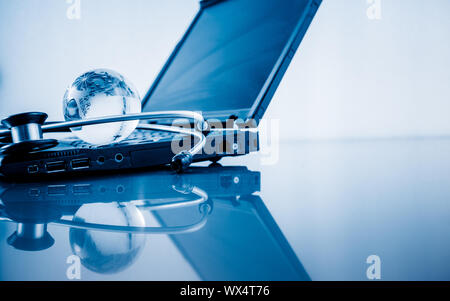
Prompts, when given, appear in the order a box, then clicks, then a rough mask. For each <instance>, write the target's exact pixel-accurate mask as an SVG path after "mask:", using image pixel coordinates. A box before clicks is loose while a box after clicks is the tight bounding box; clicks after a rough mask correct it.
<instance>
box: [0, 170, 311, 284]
mask: <svg viewBox="0 0 450 301" xmlns="http://www.w3.org/2000/svg"><path fill="white" fill-rule="evenodd" d="M0 184H1V182H0ZM260 185H261V179H260V174H259V172H254V171H249V170H248V169H247V168H246V167H241V166H233V167H209V168H208V167H193V168H192V169H191V170H190V171H189V172H187V173H185V174H182V175H174V174H173V173H168V172H164V171H162V172H152V173H130V174H123V175H117V176H101V177H88V178H85V179H81V178H77V179H73V180H69V179H67V180H52V181H46V182H42V181H40V182H36V183H18V184H13V185H10V186H9V187H8V186H5V187H4V189H3V190H4V191H3V193H2V194H1V195H0V197H1V200H2V203H3V206H0V218H5V217H6V218H10V219H12V220H14V221H15V222H16V223H18V225H20V224H22V225H23V224H26V225H27V227H19V226H18V227H17V229H16V232H14V234H13V235H12V236H11V237H12V238H14V240H11V239H9V242H10V244H11V245H12V246H14V247H15V248H18V249H22V250H28V251H42V250H44V249H46V248H50V247H51V248H53V249H54V250H53V251H52V252H53V254H59V253H60V252H63V253H64V254H66V249H65V248H64V245H65V243H63V242H59V243H58V244H55V245H53V246H52V244H53V239H52V238H51V237H50V233H51V234H56V235H57V236H56V237H55V239H56V240H63V241H64V240H66V239H68V235H67V234H66V232H61V231H54V229H48V230H49V232H50V233H47V232H46V231H45V233H43V235H42V236H41V237H37V236H36V233H37V232H36V231H35V232H33V235H29V236H26V235H25V236H24V235H22V236H19V235H18V234H20V233H22V234H23V232H24V231H25V230H27V229H28V230H29V229H34V228H32V227H31V224H33V223H34V224H37V226H40V225H42V224H43V223H44V224H45V223H52V222H57V221H58V220H59V219H60V218H61V216H62V215H74V214H76V212H77V211H78V210H79V209H80V208H81V207H82V206H84V205H89V204H90V203H96V204H99V202H108V203H109V202H120V203H121V204H126V203H127V202H131V201H135V200H141V201H142V202H143V203H145V204H147V205H148V207H150V208H151V207H154V208H157V209H156V210H153V211H151V212H152V213H153V216H155V217H156V219H157V221H158V222H159V223H160V225H161V226H162V227H163V228H170V227H174V226H180V225H190V224H192V223H193V222H195V221H197V220H198V218H199V216H200V215H201V213H200V210H199V209H200V204H198V203H191V202H190V201H189V198H190V196H189V194H186V193H187V192H188V191H189V190H190V189H192V188H193V187H197V188H198V189H201V190H202V191H204V192H205V193H206V194H207V195H208V204H210V206H211V210H210V212H209V214H208V217H207V221H206V224H204V225H203V226H202V227H201V228H199V229H198V230H196V231H193V232H192V231H189V232H188V233H184V234H178V235H171V236H170V237H171V239H172V241H173V242H174V243H175V245H176V247H177V249H178V250H179V251H180V252H181V253H182V255H183V256H184V257H185V259H186V260H187V261H188V263H189V264H190V265H191V266H192V267H193V268H194V270H195V271H196V273H197V274H198V276H199V277H200V278H201V279H203V280H309V276H308V274H307V273H306V271H305V270H304V268H303V266H302V264H301V263H300V261H299V260H298V258H297V256H296V255H295V253H294V252H293V250H292V248H291V247H290V245H289V243H288V242H287V241H286V239H285V237H284V236H283V234H282V233H281V231H280V229H279V227H278V226H277V224H276V222H275V221H274V220H273V218H272V216H271V215H270V213H269V211H268V210H267V208H266V207H265V206H264V204H263V202H262V200H261V198H260V197H258V196H256V195H255V193H257V192H259V191H260ZM131 203H133V202H131ZM134 204H138V203H135V202H134ZM177 204H179V205H183V204H184V205H188V206H184V205H183V206H177ZM148 207H147V206H144V207H142V210H147V208H148ZM163 207H165V208H164V209H160V208H163ZM94 222H96V221H95V219H94ZM97 231H98V230H97ZM52 232H54V233H52ZM44 234H45V235H44ZM20 237H27V238H28V239H19V238H20ZM49 237H50V238H49ZM109 237H110V239H114V236H109ZM31 238H33V239H31ZM106 242H108V241H106ZM98 243H99V245H98V246H97V247H98V248H100V249H101V248H102V245H101V242H100V241H99V242H98ZM60 248H61V249H60ZM141 256H145V255H144V254H142V255H141ZM97 259H98V260H99V261H100V263H101V260H102V257H99V258H97ZM11 260H12V261H15V262H19V266H20V262H22V261H21V260H15V258H10V261H11ZM129 260H131V262H130V263H127V265H132V264H133V261H134V260H137V261H138V260H139V259H136V258H135V257H130V258H129ZM36 262H37V263H39V261H36ZM62 263H64V262H63V261H61V264H62ZM55 264H58V263H55ZM118 264H121V263H118ZM134 264H135V265H136V266H139V262H135V263H134ZM11 268H13V269H14V270H15V271H16V270H17V269H18V266H17V264H15V265H14V266H11ZM24 268H26V270H27V274H28V275H30V277H33V278H34V277H36V279H41V277H44V278H46V277H47V278H48V277H49V275H47V274H42V269H41V265H40V264H36V265H29V264H27V265H26V267H24ZM142 268H144V269H147V268H146V267H145V266H144V265H143V266H142ZM19 270H20V268H19ZM51 270H53V271H55V270H56V271H58V269H51ZM8 271H9V268H8V267H4V272H6V273H5V275H6V274H8ZM46 273H51V271H46ZM142 275H147V272H146V273H142ZM50 276H52V275H50ZM96 277H98V278H96V279H98V280H101V279H102V278H101V277H102V275H98V274H97V276H96ZM50 278H52V277H50ZM4 280H8V279H4Z"/></svg>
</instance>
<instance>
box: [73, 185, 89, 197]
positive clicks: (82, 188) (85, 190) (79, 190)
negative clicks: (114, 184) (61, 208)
mask: <svg viewBox="0 0 450 301" xmlns="http://www.w3.org/2000/svg"><path fill="white" fill-rule="evenodd" d="M91 193H92V186H91V184H77V185H73V194H75V195H80V194H91Z"/></svg>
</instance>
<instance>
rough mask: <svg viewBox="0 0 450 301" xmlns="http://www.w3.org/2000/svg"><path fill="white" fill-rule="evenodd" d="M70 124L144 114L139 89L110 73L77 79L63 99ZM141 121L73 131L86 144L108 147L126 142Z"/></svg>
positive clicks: (91, 73) (101, 71)
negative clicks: (105, 145)
mask: <svg viewBox="0 0 450 301" xmlns="http://www.w3.org/2000/svg"><path fill="white" fill-rule="evenodd" d="M63 111H64V119H65V120H66V121H72V120H80V119H89V118H95V117H103V116H111V115H125V114H132V113H140V112H141V99H140V97H139V93H138V92H137V90H136V88H135V87H134V86H133V85H132V84H131V83H130V82H128V81H127V80H126V79H125V78H124V77H123V76H122V75H120V74H119V73H117V72H115V71H113V70H108V69H95V70H92V71H88V72H86V73H84V74H82V75H80V76H79V77H77V78H76V79H75V81H74V82H73V84H72V85H70V86H69V87H68V88H67V90H66V93H65V94H64V99H63ZM138 123H139V120H131V121H124V122H113V123H105V124H98V125H89V126H82V127H78V128H72V129H71V130H72V132H73V133H75V134H76V135H77V136H78V138H80V139H82V140H84V141H85V142H88V143H91V144H95V145H104V144H110V143H117V142H120V141H122V140H124V139H126V138H127V137H128V136H129V135H130V134H131V133H132V132H133V131H134V129H135V128H136V126H137V125H138Z"/></svg>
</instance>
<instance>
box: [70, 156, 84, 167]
mask: <svg viewBox="0 0 450 301" xmlns="http://www.w3.org/2000/svg"><path fill="white" fill-rule="evenodd" d="M70 166H72V169H83V168H89V159H88V158H80V159H73V160H72V162H70Z"/></svg>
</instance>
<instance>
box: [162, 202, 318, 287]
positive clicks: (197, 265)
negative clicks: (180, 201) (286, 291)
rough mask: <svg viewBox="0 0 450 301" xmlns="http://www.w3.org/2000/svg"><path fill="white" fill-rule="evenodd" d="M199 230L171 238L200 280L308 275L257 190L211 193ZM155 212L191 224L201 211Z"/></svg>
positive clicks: (167, 220)
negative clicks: (254, 192) (208, 211)
mask: <svg viewBox="0 0 450 301" xmlns="http://www.w3.org/2000/svg"><path fill="white" fill-rule="evenodd" d="M212 203H213V205H214V209H213V211H212V212H211V214H210V217H209V218H208V222H207V223H206V225H205V226H204V227H203V228H201V229H200V230H198V231H195V232H192V233H187V234H183V235H171V238H172V240H173V242H174V243H175V245H176V246H177V247H178V249H179V250H180V251H181V252H182V254H183V256H184V257H185V258H186V260H187V261H188V262H189V263H190V264H191V265H192V267H193V268H194V269H195V271H196V272H197V274H198V275H199V277H200V278H201V279H202V280H210V281H211V280H213V281H215V280H222V281H227V280H233V281H236V280H241V281H263V280H266V281H269V280H271V281H274V280H285V281H287V280H289V281H293V280H301V281H305V280H310V277H309V275H308V273H307V272H306V270H305V269H304V267H303V265H302V264H301V262H300V261H299V259H298V258H297V256H296V254H295V253H294V251H293V250H292V248H291V246H290V245H289V243H288V242H287V240H286V238H285V237H284V235H283V234H282V232H281V231H280V228H279V227H278V225H277V224H276V222H275V221H274V219H273V217H272V216H271V215H270V213H269V211H268V210H267V208H266V207H265V206H264V204H263V202H262V200H261V198H260V197H259V196H256V195H241V196H239V198H236V196H232V197H213V198H212ZM180 210H181V209H179V210H170V211H169V210H166V211H156V212H155V213H154V214H155V216H156V217H157V219H158V221H159V223H160V224H161V225H162V226H165V227H167V226H171V225H174V224H177V223H182V224H183V223H188V222H189V221H190V220H193V219H194V218H195V216H196V215H198V213H197V212H195V211H194V210H192V208H191V210H190V211H187V210H184V211H183V214H180V213H181V211H180Z"/></svg>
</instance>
